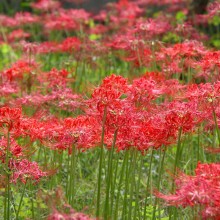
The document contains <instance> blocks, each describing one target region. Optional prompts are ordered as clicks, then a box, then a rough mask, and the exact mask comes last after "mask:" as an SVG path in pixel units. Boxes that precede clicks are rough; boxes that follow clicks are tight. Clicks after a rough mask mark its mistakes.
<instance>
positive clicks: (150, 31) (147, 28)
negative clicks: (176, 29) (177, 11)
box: [134, 17, 171, 39]
mask: <svg viewBox="0 0 220 220" xmlns="http://www.w3.org/2000/svg"><path fill="white" fill-rule="evenodd" d="M170 30H171V26H170V21H169V20H168V19H167V18H166V17H159V18H156V19H149V20H139V21H138V22H137V24H136V28H135V30H134V31H135V33H136V34H139V35H141V36H143V38H145V39H149V38H150V39H152V37H155V36H160V35H162V34H164V33H167V32H169V31H170Z"/></svg>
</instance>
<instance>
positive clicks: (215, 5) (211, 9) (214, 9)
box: [207, 1, 220, 17]
mask: <svg viewBox="0 0 220 220" xmlns="http://www.w3.org/2000/svg"><path fill="white" fill-rule="evenodd" d="M207 12H208V15H209V17H214V16H215V15H218V14H219V12H220V3H219V2H218V1H214V2H212V3H210V4H209V5H208V7H207Z"/></svg>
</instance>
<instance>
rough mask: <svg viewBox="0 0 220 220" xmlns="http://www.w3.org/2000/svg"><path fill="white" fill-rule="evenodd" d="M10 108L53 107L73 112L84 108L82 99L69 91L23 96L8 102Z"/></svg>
mask: <svg viewBox="0 0 220 220" xmlns="http://www.w3.org/2000/svg"><path fill="white" fill-rule="evenodd" d="M9 103H10V105H11V106H32V107H33V106H36V107H41V108H46V109H48V108H49V107H51V106H55V107H57V108H59V109H63V110H65V111H69V112H73V111H75V110H76V109H79V108H81V109H82V107H83V106H84V103H83V100H82V97H81V96H80V95H77V94H74V93H73V92H72V91H71V90H70V89H61V90H52V92H51V93H48V94H46V95H42V94H41V93H32V94H30V95H23V97H22V98H17V99H15V100H12V101H10V102H9Z"/></svg>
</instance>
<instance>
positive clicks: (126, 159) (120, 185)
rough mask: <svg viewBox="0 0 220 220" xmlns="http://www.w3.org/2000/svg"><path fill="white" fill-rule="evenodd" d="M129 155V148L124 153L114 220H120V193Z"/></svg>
mask: <svg viewBox="0 0 220 220" xmlns="http://www.w3.org/2000/svg"><path fill="white" fill-rule="evenodd" d="M128 156H129V151H128V150H127V151H126V152H125V155H124V159H123V163H122V168H121V173H120V179H119V184H118V190H117V197H116V203H115V215H114V220H118V208H119V200H120V193H121V187H122V182H123V179H124V175H125V167H126V165H128Z"/></svg>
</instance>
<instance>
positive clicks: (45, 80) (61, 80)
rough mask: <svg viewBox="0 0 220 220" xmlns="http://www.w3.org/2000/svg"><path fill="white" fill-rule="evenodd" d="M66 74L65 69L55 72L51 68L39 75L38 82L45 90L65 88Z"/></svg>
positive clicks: (55, 70)
mask: <svg viewBox="0 0 220 220" xmlns="http://www.w3.org/2000/svg"><path fill="white" fill-rule="evenodd" d="M68 74H69V73H68V72H67V70H65V69H62V70H57V69H55V68H53V69H52V70H50V71H49V72H45V73H41V75H40V76H39V77H38V80H39V82H40V83H41V84H42V85H43V84H45V87H47V88H54V89H56V88H65V87H66V84H67V76H68Z"/></svg>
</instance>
